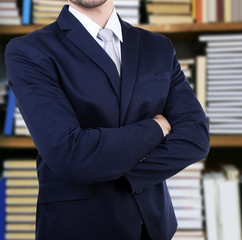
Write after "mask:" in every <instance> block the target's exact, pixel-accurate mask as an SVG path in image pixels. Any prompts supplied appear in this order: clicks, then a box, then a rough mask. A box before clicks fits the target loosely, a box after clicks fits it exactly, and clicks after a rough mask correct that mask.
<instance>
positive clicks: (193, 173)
mask: <svg viewBox="0 0 242 240" xmlns="http://www.w3.org/2000/svg"><path fill="white" fill-rule="evenodd" d="M201 176H202V173H201V171H186V170H182V171H181V172H179V173H177V174H176V175H174V176H173V177H172V178H201Z"/></svg>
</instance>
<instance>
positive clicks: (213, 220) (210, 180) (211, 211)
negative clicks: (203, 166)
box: [203, 173, 224, 240]
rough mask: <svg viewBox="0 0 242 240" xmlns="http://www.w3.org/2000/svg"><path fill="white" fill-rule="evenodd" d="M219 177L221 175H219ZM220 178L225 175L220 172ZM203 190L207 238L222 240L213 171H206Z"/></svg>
mask: <svg viewBox="0 0 242 240" xmlns="http://www.w3.org/2000/svg"><path fill="white" fill-rule="evenodd" d="M217 177H219V176H217ZM220 178H222V179H224V176H223V175H222V174H220ZM203 191H204V204H205V217H206V221H205V224H206V229H207V240H221V239H220V238H219V236H218V224H219V223H218V211H217V200H218V195H217V188H216V183H215V176H214V174H213V173H206V174H204V177H203Z"/></svg>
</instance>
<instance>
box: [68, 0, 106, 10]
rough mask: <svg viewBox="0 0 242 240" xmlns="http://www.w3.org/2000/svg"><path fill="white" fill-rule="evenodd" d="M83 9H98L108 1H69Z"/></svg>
mask: <svg viewBox="0 0 242 240" xmlns="http://www.w3.org/2000/svg"><path fill="white" fill-rule="evenodd" d="M69 1H70V2H72V3H74V4H75V5H77V6H78V7H81V8H88V9H91V8H96V7H100V6H102V5H103V4H104V3H105V2H107V0H69Z"/></svg>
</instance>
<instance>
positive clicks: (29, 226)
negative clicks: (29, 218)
mask: <svg viewBox="0 0 242 240" xmlns="http://www.w3.org/2000/svg"><path fill="white" fill-rule="evenodd" d="M5 229H6V231H29V232H30V231H33V232H34V231H35V223H25V224H19V223H18V224H14V223H7V224H6V227H5Z"/></svg>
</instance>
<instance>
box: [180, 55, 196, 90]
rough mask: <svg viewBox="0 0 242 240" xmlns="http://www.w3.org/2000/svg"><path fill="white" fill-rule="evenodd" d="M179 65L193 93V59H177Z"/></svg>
mask: <svg viewBox="0 0 242 240" xmlns="http://www.w3.org/2000/svg"><path fill="white" fill-rule="evenodd" d="M179 63H180V65H181V69H182V71H183V73H184V74H185V76H186V79H187V80H188V82H189V84H190V86H191V87H192V89H193V90H194V91H195V78H194V70H195V59H194V58H188V59H179Z"/></svg>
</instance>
